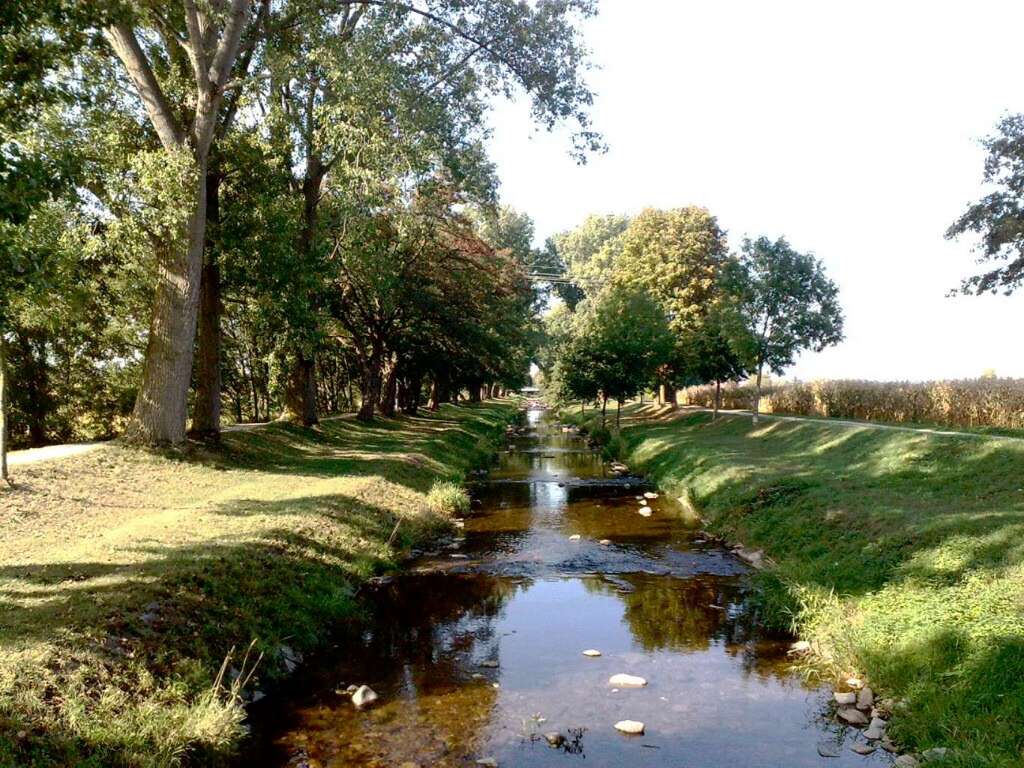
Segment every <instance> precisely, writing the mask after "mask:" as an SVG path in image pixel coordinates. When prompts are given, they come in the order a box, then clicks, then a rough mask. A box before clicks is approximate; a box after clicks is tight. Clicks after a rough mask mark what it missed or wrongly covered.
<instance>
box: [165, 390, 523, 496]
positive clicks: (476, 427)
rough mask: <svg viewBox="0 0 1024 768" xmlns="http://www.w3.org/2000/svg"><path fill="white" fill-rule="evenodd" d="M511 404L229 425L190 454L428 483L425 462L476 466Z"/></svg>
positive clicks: (445, 468)
mask: <svg viewBox="0 0 1024 768" xmlns="http://www.w3.org/2000/svg"><path fill="white" fill-rule="evenodd" d="M511 412H512V405H511V404H509V403H506V404H504V405H503V406H502V407H495V406H494V405H493V404H483V405H461V406H454V405H446V406H443V407H442V409H441V410H440V411H438V412H433V413H432V412H422V413H421V415H418V416H399V417H396V418H392V419H384V418H376V419H374V421H372V422H368V423H367V422H361V421H358V420H357V419H355V418H354V417H351V416H344V417H338V418H332V419H327V420H324V421H323V422H322V423H321V424H319V425H317V426H315V427H303V426H300V425H296V424H291V423H287V422H276V423H273V424H268V425H266V426H264V427H260V428H259V429H253V430H244V431H236V432H227V433H225V434H224V436H223V443H222V445H221V446H220V447H219V448H217V449H211V448H210V447H209V446H206V445H202V444H196V445H194V446H193V448H192V450H191V451H190V452H189V453H188V454H187V456H186V457H184V460H185V461H189V462H193V463H198V464H202V465H205V466H210V467H214V468H216V469H222V470H231V469H244V470H251V471H262V472H280V473H286V474H297V475H305V476H309V477H321V478H323V477H334V476H337V475H352V476H371V475H381V476H385V477H388V478H389V479H390V480H393V481H395V482H399V483H402V484H403V485H406V486H407V487H410V488H412V489H413V490H417V491H424V490H427V488H429V485H430V483H431V482H432V481H433V479H434V478H432V477H427V476H426V473H424V469H427V470H432V471H434V472H443V473H444V474H446V475H451V474H453V472H452V469H451V468H452V467H469V466H472V465H474V464H476V463H479V462H480V461H482V460H483V459H484V458H485V457H486V456H487V455H489V453H490V450H491V446H492V443H493V440H492V438H493V437H495V436H496V435H497V434H498V433H499V432H500V430H501V428H502V427H503V425H504V424H505V423H506V421H507V418H508V416H509V414H510V413H511ZM384 457H387V458H384ZM174 458H180V457H177V456H174Z"/></svg>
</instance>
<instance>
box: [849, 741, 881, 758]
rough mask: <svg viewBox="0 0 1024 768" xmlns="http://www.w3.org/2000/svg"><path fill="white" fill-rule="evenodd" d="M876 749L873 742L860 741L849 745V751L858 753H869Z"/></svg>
mask: <svg viewBox="0 0 1024 768" xmlns="http://www.w3.org/2000/svg"><path fill="white" fill-rule="evenodd" d="M876 749H878V747H876V746H875V745H874V744H864V743H862V742H857V743H856V744H851V745H850V751H852V752H856V753H857V754H858V755H870V754H871V753H872V752H874V751H875V750H876Z"/></svg>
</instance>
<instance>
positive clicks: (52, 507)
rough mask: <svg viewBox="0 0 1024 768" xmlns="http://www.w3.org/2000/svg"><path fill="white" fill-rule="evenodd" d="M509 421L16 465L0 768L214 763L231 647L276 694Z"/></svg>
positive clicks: (230, 743)
mask: <svg viewBox="0 0 1024 768" xmlns="http://www.w3.org/2000/svg"><path fill="white" fill-rule="evenodd" d="M514 410H515V406H514V404H513V402H512V401H510V400H505V401H501V402H493V401H492V402H489V403H486V404H483V405H480V406H461V407H458V408H456V407H453V406H446V407H444V408H443V409H442V411H441V412H440V413H438V414H427V415H423V416H420V417H417V418H401V419H394V420H380V421H377V422H375V423H373V424H361V423H359V422H356V421H354V420H351V419H347V418H346V419H331V420H327V421H325V422H324V423H323V424H322V425H321V427H319V428H317V429H303V428H299V427H295V426H291V425H287V424H275V425H271V426H268V427H262V428H258V429H252V430H246V431H236V432H230V433H228V434H226V435H225V441H224V446H223V448H222V449H221V450H218V451H209V450H206V449H203V448H201V447H194V448H192V449H190V450H189V451H186V452H184V453H181V454H168V453H164V454H153V453H148V452H144V451H140V450H137V449H132V448H128V447H124V446H120V445H116V444H111V445H106V446H103V447H102V448H100V449H98V450H96V451H93V452H91V453H88V454H84V455H81V456H77V457H73V458H67V459H63V460H58V461H50V462H45V463H38V464H29V465H24V466H19V467H15V478H14V479H15V481H16V483H17V487H16V488H15V489H14V490H13V491H7V492H0V508H2V514H3V526H4V536H3V538H2V541H0V766H4V768H7V767H8V766H11V767H12V768H13V766H18V767H19V768H23V767H25V766H57V765H74V766H96V767H97V768H98V767H99V766H121V765H123V766H166V765H176V764H181V763H192V764H202V765H209V764H216V763H218V762H221V761H222V760H223V759H224V758H226V757H227V756H229V755H230V754H231V752H232V750H233V748H234V747H235V746H236V745H237V743H238V742H239V740H240V739H241V738H242V737H243V736H244V729H243V726H242V718H243V716H244V711H243V709H242V707H241V704H240V701H239V700H238V698H237V697H236V696H235V695H233V693H237V691H234V692H232V690H231V685H230V680H231V677H230V676H228V677H227V678H226V679H225V680H224V682H223V684H221V685H217V684H216V683H215V681H216V677H217V673H218V670H219V669H220V667H221V664H222V662H223V661H224V659H225V658H226V657H227V655H228V654H229V652H230V651H231V649H232V648H235V653H234V655H233V657H232V659H231V661H230V662H229V664H228V667H229V668H230V667H232V666H233V667H236V668H238V669H239V670H240V671H244V667H243V657H244V653H245V650H246V648H247V647H248V646H249V645H250V643H254V646H253V649H252V652H251V654H250V658H249V667H250V668H251V665H252V663H253V661H255V659H256V658H258V657H259V654H261V653H262V654H264V656H263V659H262V661H261V662H260V664H259V666H258V669H257V673H256V674H257V677H256V678H255V679H254V680H253V681H252V683H251V685H250V686H249V687H250V688H252V687H253V686H255V685H258V686H260V687H261V688H268V687H272V686H273V684H274V681H275V680H276V679H279V678H281V677H283V676H284V674H285V671H286V670H285V665H286V662H285V658H284V655H285V654H283V653H282V648H283V647H287V648H290V649H293V650H294V651H296V652H298V653H303V652H308V651H310V650H312V649H315V648H316V647H318V646H319V645H320V644H322V643H323V642H324V641H325V640H326V639H327V637H328V636H329V634H330V632H331V630H332V628H333V627H337V625H338V622H341V621H344V620H346V619H350V618H351V617H353V616H354V615H356V614H357V612H358V602H357V599H356V597H355V591H356V588H357V586H358V585H359V583H360V582H361V581H363V580H365V579H366V578H368V577H370V576H372V575H374V574H376V573H380V572H382V571H386V570H389V569H392V568H394V567H395V566H396V564H397V562H398V560H399V559H400V557H401V555H402V551H403V550H405V549H407V548H409V547H412V546H415V545H417V544H419V543H421V542H424V541H426V540H428V539H429V538H430V537H433V536H436V534H437V533H438V532H439V531H442V530H447V529H448V523H447V517H446V516H447V514H448V513H450V512H451V511H454V510H456V509H458V508H459V507H458V505H459V504H461V503H462V499H461V498H460V497H459V494H458V493H457V491H458V490H460V489H459V488H458V484H459V483H460V482H461V480H462V477H463V473H464V472H465V471H466V470H468V469H470V468H472V467H474V466H476V465H479V464H481V463H482V462H484V461H486V459H487V458H488V457H489V456H490V453H491V448H492V446H493V445H494V444H495V441H496V440H498V439H499V437H500V436H501V434H502V433H503V426H504V424H505V423H506V421H507V420H508V419H509V418H510V417H511V416H512V414H513V413H514ZM396 524H397V533H395V531H396ZM393 534H394V538H393V539H392V535H393ZM389 540H391V542H392V543H391V545H389V543H388V542H389ZM236 688H237V686H236Z"/></svg>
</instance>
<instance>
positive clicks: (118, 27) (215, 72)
mask: <svg viewBox="0 0 1024 768" xmlns="http://www.w3.org/2000/svg"><path fill="white" fill-rule="evenodd" d="M264 2H269V0H264ZM252 11H253V2H252V0H230V2H228V0H212V2H209V3H196V2H194V0H182V3H181V5H180V6H177V5H174V6H166V5H164V4H163V3H139V4H135V5H133V6H132V8H131V14H130V15H127V14H126V15H125V17H124V18H122V19H119V20H118V21H117V22H116V23H114V24H112V25H111V26H109V27H107V28H106V29H105V30H104V36H105V37H106V39H107V42H108V43H109V45H110V48H111V50H112V51H113V53H114V55H115V56H116V57H117V58H118V59H119V60H120V61H121V63H122V64H123V65H124V68H125V70H126V72H127V73H128V76H129V77H130V79H131V81H132V83H133V84H134V86H135V89H136V92H137V95H138V97H139V100H140V101H141V102H142V105H143V107H144V108H145V111H146V114H147V116H148V118H149V122H150V124H151V126H152V128H153V130H154V131H155V132H156V135H157V137H158V138H159V140H160V144H161V145H162V147H163V150H164V152H165V154H166V166H167V167H168V168H170V169H173V172H174V173H176V174H177V176H178V181H179V192H180V194H181V195H182V199H181V200H180V203H179V204H180V209H179V210H178V211H175V212H174V214H175V215H169V217H168V220H169V223H170V224H171V226H169V227H168V230H169V231H168V232H167V237H166V240H165V242H164V247H163V248H161V249H160V250H161V251H162V253H160V258H159V264H158V273H157V284H156V290H155V294H154V300H153V314H152V320H151V322H150V328H149V339H148V342H147V348H146V358H145V364H144V366H143V373H142V382H141V385H140V388H139V394H138V397H137V399H136V401H135V409H134V412H133V414H132V421H131V424H130V426H129V430H128V435H129V436H130V437H132V438H133V439H136V440H139V441H142V442H147V443H177V442H181V441H182V440H184V438H185V420H186V407H187V400H188V388H189V382H190V380H191V372H192V359H193V348H194V342H195V332H196V318H197V311H198V307H199V283H200V276H201V270H202V263H203V249H204V247H205V243H206V212H207V211H206V202H207V197H206V176H207V170H208V160H209V156H210V148H211V146H212V144H213V141H214V136H215V133H216V128H217V120H218V115H219V112H220V108H221V104H222V102H223V99H224V94H225V93H226V92H227V91H228V90H230V89H231V88H232V87H238V86H237V85H236V84H234V83H232V82H231V75H232V70H233V68H234V66H235V62H236V61H237V59H238V55H239V50H240V47H241V43H242V39H243V37H244V36H246V33H247V31H249V30H250V25H251V24H252V23H253V13H252ZM256 38H257V36H256V35H255V34H250V35H248V39H249V40H250V41H251V43H252V44H255V40H256ZM155 40H159V41H160V42H159V45H155V44H152V43H150V42H149V41H155ZM185 75H187V78H188V79H187V80H185V79H184V77H183V76H185ZM186 83H187V85H185V84H186ZM175 95H177V98H174V96H175Z"/></svg>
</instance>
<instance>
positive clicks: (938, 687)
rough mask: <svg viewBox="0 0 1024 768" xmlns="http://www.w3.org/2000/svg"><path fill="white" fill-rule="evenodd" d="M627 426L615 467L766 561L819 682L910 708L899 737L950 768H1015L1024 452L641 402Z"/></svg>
mask: <svg viewBox="0 0 1024 768" xmlns="http://www.w3.org/2000/svg"><path fill="white" fill-rule="evenodd" d="M566 416H567V418H570V419H573V420H575V421H577V422H579V421H581V417H580V416H579V414H578V413H577V414H575V415H573V414H566ZM623 416H624V418H623V422H622V430H621V432H620V433H619V434H618V435H617V436H613V437H612V440H611V443H610V448H611V450H612V451H613V452H614V453H616V455H617V456H619V457H620V458H622V459H623V460H625V461H627V462H628V463H629V465H630V467H631V468H632V469H634V470H636V471H639V472H642V473H645V474H647V475H648V476H649V477H650V478H651V479H652V480H654V481H656V482H657V483H658V484H659V485H660V486H661V487H662V488H664V489H666V490H668V491H671V492H672V493H673V495H676V496H679V495H682V494H683V493H687V494H689V496H690V498H692V500H693V502H694V503H695V504H696V506H697V507H698V509H699V511H700V513H701V515H702V517H703V518H704V519H705V521H706V523H707V525H708V527H709V528H710V529H712V530H713V531H714V532H715V533H717V534H720V535H723V536H725V537H727V538H729V539H734V540H739V541H742V542H743V543H744V544H745V545H746V546H748V547H752V548H761V549H763V550H764V551H765V553H766V554H767V556H768V557H769V558H770V559H771V560H772V561H774V564H773V566H772V567H771V569H770V572H769V574H768V576H767V577H766V579H765V582H766V588H767V589H768V592H769V597H770V598H771V600H772V602H773V603H774V604H775V605H776V606H777V607H779V608H780V609H781V611H782V612H783V615H785V616H787V617H788V618H790V619H791V620H792V622H793V624H794V626H795V629H796V630H797V631H798V632H799V633H800V634H801V635H802V636H803V637H805V638H807V639H809V640H812V641H813V643H814V645H815V648H816V649H817V651H818V656H817V668H818V669H819V671H822V672H824V673H825V674H826V675H834V676H835V677H837V678H838V677H840V676H844V675H848V674H858V675H864V676H866V677H867V679H868V680H869V681H870V682H871V683H872V684H873V685H874V686H875V688H876V690H880V691H881V693H882V695H884V696H892V697H894V698H897V699H904V700H905V701H906V708H905V709H903V710H902V711H900V713H899V715H898V717H896V718H895V719H894V721H893V727H892V731H891V735H892V736H893V737H894V738H895V739H896V740H897V741H898V742H900V743H901V744H902V745H903V746H905V747H906V748H907V749H909V750H912V751H921V750H925V749H928V748H931V747H947V748H949V749H950V750H951V752H952V753H953V754H951V758H950V759H949V760H947V762H946V763H944V764H948V765H955V766H964V767H966V766H972V768H978V767H979V766H999V767H1002V766H1011V765H1020V764H1021V759H1022V749H1024V442H1022V441H1020V440H1001V439H997V438H991V439H990V438H979V437H976V436H963V437H959V436H939V435H933V434H927V433H914V432H900V431H894V430H881V429H873V428H871V427H870V426H850V425H834V424H829V423H827V422H820V421H807V422H800V421H781V420H762V421H761V422H760V423H759V424H757V425H754V424H752V423H751V419H750V418H749V417H740V416H727V417H723V418H720V419H719V420H718V421H717V422H713V421H712V419H711V415H710V414H708V413H692V412H691V413H687V412H679V411H675V412H672V411H667V410H664V409H658V408H656V407H653V406H647V407H642V406H638V405H635V404H634V405H631V406H629V407H628V408H627V409H624V411H623ZM597 418H599V416H598V417H597ZM594 419H595V415H594V413H593V412H588V413H587V414H585V415H584V417H582V421H584V422H589V423H590V424H591V425H593V424H594ZM610 423H611V422H610Z"/></svg>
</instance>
